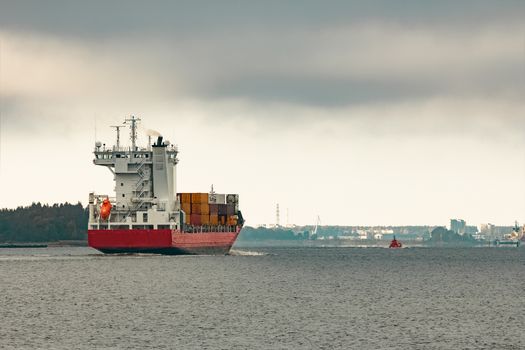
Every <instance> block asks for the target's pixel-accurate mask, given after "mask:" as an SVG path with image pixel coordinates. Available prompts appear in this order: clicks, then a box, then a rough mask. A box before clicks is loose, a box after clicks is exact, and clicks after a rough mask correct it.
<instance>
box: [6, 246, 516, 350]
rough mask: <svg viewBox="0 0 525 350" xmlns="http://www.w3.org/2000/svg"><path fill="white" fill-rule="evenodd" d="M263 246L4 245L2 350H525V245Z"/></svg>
mask: <svg viewBox="0 0 525 350" xmlns="http://www.w3.org/2000/svg"><path fill="white" fill-rule="evenodd" d="M250 250H251V251H247V250H240V251H237V252H236V255H234V256H178V257H177V256H176V257H164V256H103V255H100V254H98V253H97V252H96V251H94V250H91V249H89V248H50V249H22V250H20V249H0V302H1V304H0V321H1V324H0V348H3V349H10V348H13V349H24V348H27V349H33V348H43V349H95V348H96V349H106V348H108V349H144V348H155V349H175V348H176V349H525V314H524V312H525V273H524V271H525V249H524V248H470V249H451V248H436V249H430V248H414V249H402V250H388V249H381V248H287V249H264V250H263V249H261V250H256V249H253V248H252V249H250ZM254 250H255V251H254Z"/></svg>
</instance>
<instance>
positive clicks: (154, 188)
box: [90, 116, 179, 224]
mask: <svg viewBox="0 0 525 350" xmlns="http://www.w3.org/2000/svg"><path fill="white" fill-rule="evenodd" d="M139 121H140V119H138V118H135V117H134V116H132V117H130V118H128V119H126V120H125V124H127V125H129V127H130V140H131V146H129V147H122V146H121V145H120V129H121V128H122V127H124V126H125V125H118V126H113V127H114V128H115V129H116V132H117V142H116V145H114V146H110V147H107V146H106V144H102V143H101V142H96V143H95V149H94V151H93V153H94V156H95V157H94V159H93V163H94V164H95V165H100V166H105V167H107V168H108V169H109V170H110V171H111V173H112V174H113V176H114V181H115V197H114V198H112V200H111V204H112V206H113V210H112V215H111V220H110V223H115V224H117V223H126V222H130V221H131V222H150V221H152V220H153V219H154V221H156V222H162V223H169V222H170V221H173V219H174V218H178V211H179V208H178V204H177V201H176V193H177V191H176V165H177V163H178V159H177V155H178V148H177V147H176V146H174V145H172V144H170V143H169V142H167V141H164V140H163V137H162V136H158V137H157V139H156V140H155V142H154V143H152V141H151V137H148V139H149V142H148V146H147V147H138V146H137V144H136V141H137V123H138V122H139ZM90 202H91V198H90ZM152 211H154V212H152ZM90 216H91V215H90ZM93 219H94V218H93ZM90 221H91V218H90ZM176 221H179V220H176Z"/></svg>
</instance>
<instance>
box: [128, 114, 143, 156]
mask: <svg viewBox="0 0 525 350" xmlns="http://www.w3.org/2000/svg"><path fill="white" fill-rule="evenodd" d="M139 121H140V118H135V116H133V115H132V116H131V118H126V119H125V120H124V124H131V125H130V129H131V133H130V137H131V152H134V151H136V146H135V144H136V142H137V122H139Z"/></svg>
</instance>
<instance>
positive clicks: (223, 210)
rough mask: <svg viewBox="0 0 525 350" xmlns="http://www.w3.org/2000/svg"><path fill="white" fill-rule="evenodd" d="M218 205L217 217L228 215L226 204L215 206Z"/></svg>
mask: <svg viewBox="0 0 525 350" xmlns="http://www.w3.org/2000/svg"><path fill="white" fill-rule="evenodd" d="M217 205H218V209H219V210H218V213H219V215H227V214H228V209H227V208H228V205H227V204H217Z"/></svg>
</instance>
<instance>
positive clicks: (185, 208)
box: [180, 202, 191, 215]
mask: <svg viewBox="0 0 525 350" xmlns="http://www.w3.org/2000/svg"><path fill="white" fill-rule="evenodd" d="M180 206H181V209H182V210H183V211H184V212H185V213H186V214H188V215H190V214H191V204H190V203H184V202H182V203H181V205H180Z"/></svg>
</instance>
